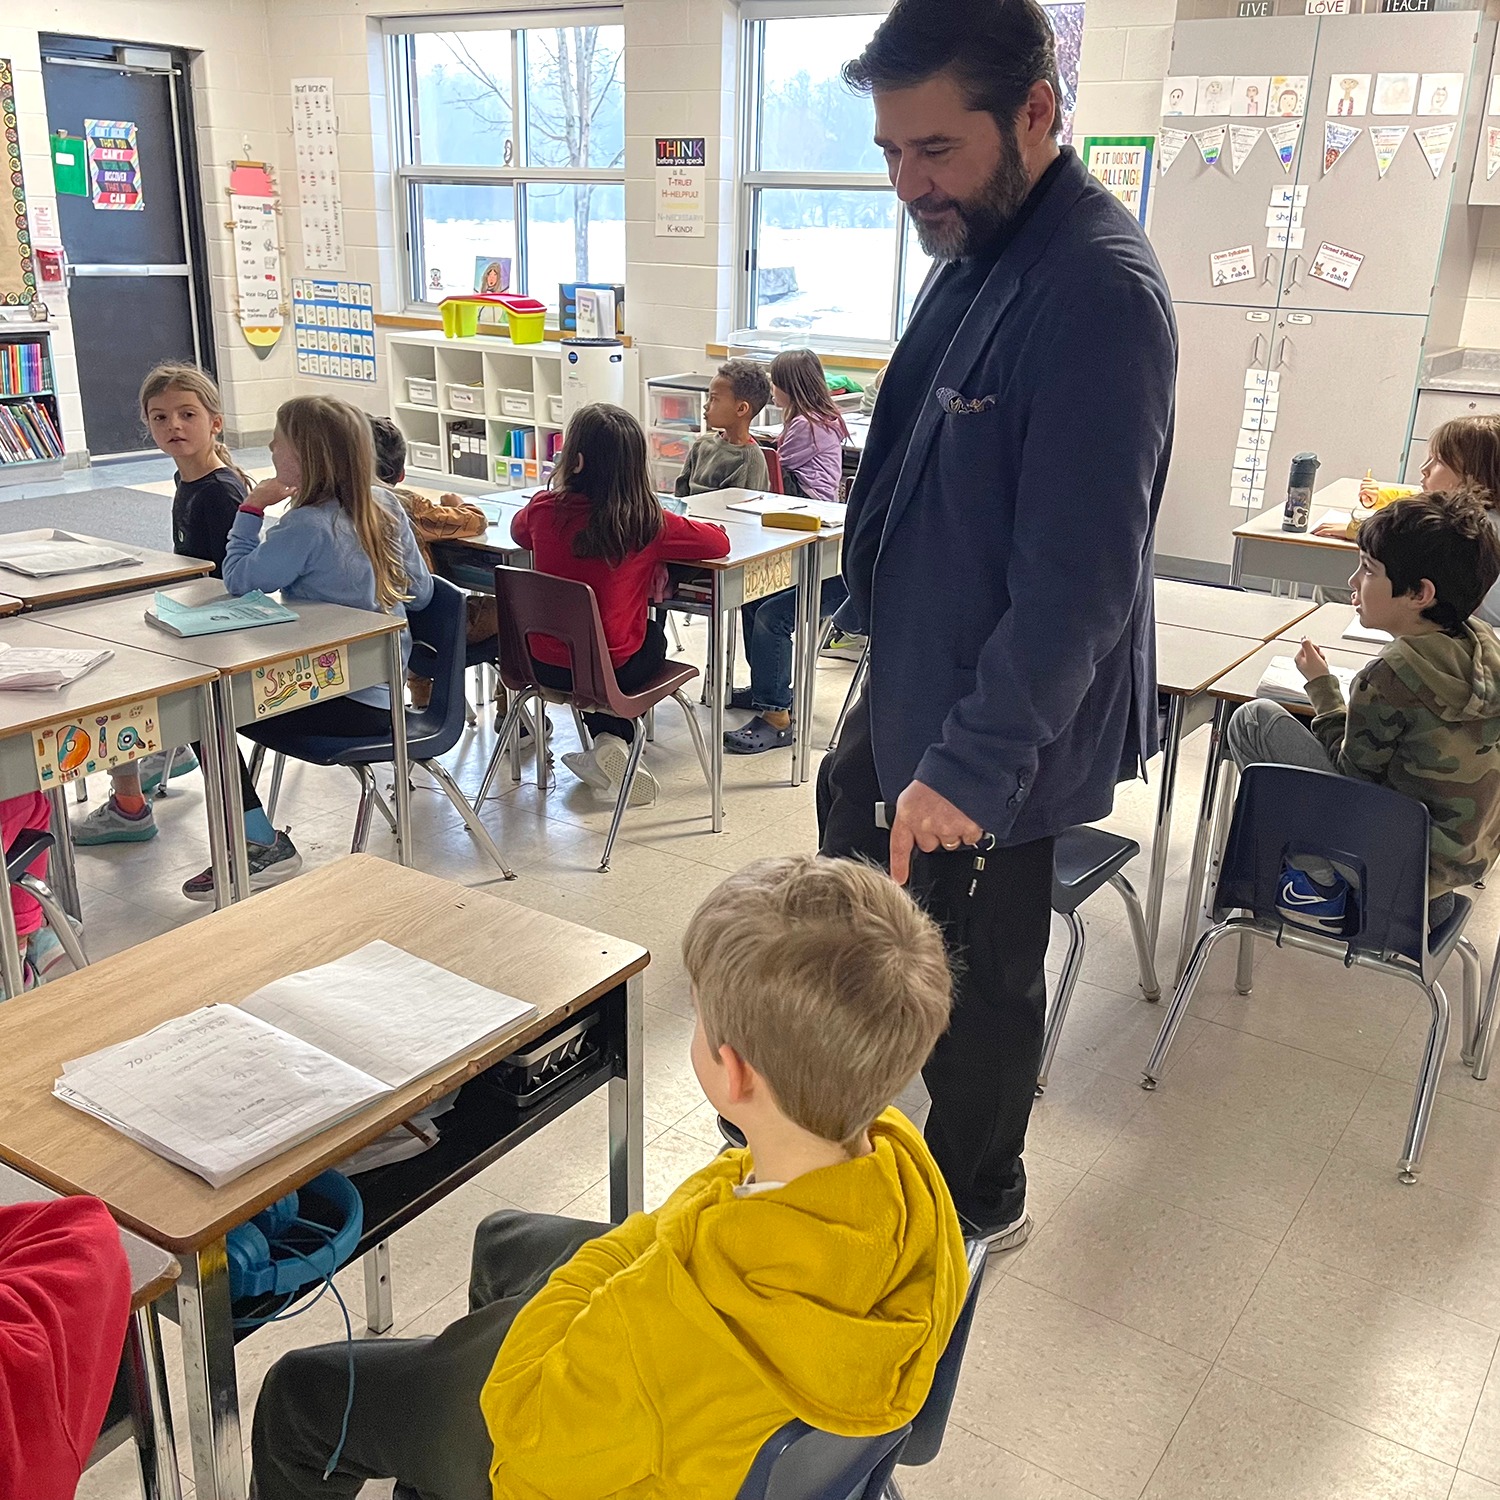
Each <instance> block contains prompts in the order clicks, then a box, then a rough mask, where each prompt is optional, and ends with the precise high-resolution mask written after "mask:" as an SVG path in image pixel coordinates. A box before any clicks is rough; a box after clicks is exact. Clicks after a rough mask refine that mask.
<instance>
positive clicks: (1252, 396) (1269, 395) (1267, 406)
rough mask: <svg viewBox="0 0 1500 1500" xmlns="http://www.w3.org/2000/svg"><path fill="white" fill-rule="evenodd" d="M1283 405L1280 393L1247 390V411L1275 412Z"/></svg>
mask: <svg viewBox="0 0 1500 1500" xmlns="http://www.w3.org/2000/svg"><path fill="white" fill-rule="evenodd" d="M1280 405H1281V395H1280V393H1279V392H1278V391H1261V390H1248V389H1247V390H1246V392H1245V410H1246V411H1275V410H1276V409H1277V408H1278V407H1279V406H1280Z"/></svg>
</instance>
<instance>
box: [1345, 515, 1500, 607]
mask: <svg viewBox="0 0 1500 1500" xmlns="http://www.w3.org/2000/svg"><path fill="white" fill-rule="evenodd" d="M1359 550H1360V551H1361V552H1366V553H1368V554H1369V555H1370V556H1371V557H1373V558H1374V559H1375V561H1376V562H1378V563H1379V564H1380V565H1381V566H1382V567H1383V568H1384V569H1385V572H1386V577H1387V578H1389V579H1390V581H1391V593H1392V594H1395V595H1403V594H1413V593H1415V592H1416V591H1417V589H1418V588H1419V587H1420V586H1421V583H1422V580H1423V579H1424V578H1427V579H1430V580H1431V581H1432V587H1433V589H1434V590H1435V591H1436V593H1437V598H1436V600H1435V601H1434V602H1433V604H1432V605H1431V606H1430V607H1429V608H1427V609H1424V610H1423V611H1422V618H1423V619H1426V620H1431V621H1432V623H1433V624H1434V625H1437V626H1438V627H1440V628H1441V629H1442V630H1444V631H1446V632H1447V633H1448V634H1449V635H1458V634H1459V633H1460V631H1461V629H1462V626H1463V624H1464V622H1465V621H1466V620H1467V619H1468V618H1469V616H1470V615H1472V614H1473V613H1474V611H1475V610H1476V609H1478V608H1479V605H1480V601H1481V600H1483V598H1484V596H1485V595H1486V594H1487V593H1489V591H1490V590H1491V589H1492V588H1493V587H1494V585H1495V580H1496V579H1497V578H1500V539H1497V538H1496V536H1495V529H1494V527H1493V526H1491V525H1490V518H1489V514H1488V513H1487V512H1486V510H1485V508H1484V507H1483V506H1482V505H1481V504H1480V503H1479V501H1478V500H1477V499H1475V498H1474V496H1473V495H1471V494H1469V493H1467V492H1466V491H1462V490H1449V491H1438V492H1435V493H1433V494H1427V495H1413V496H1412V497H1411V498H1410V499H1409V500H1397V501H1396V502H1395V503H1394V504H1392V505H1387V506H1386V507H1385V509H1384V510H1377V511H1376V512H1375V514H1374V515H1373V516H1371V517H1370V519H1369V520H1368V521H1366V522H1365V523H1364V524H1363V525H1362V526H1361V527H1360V528H1359Z"/></svg>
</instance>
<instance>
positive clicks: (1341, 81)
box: [1328, 73, 1370, 119]
mask: <svg viewBox="0 0 1500 1500" xmlns="http://www.w3.org/2000/svg"><path fill="white" fill-rule="evenodd" d="M1369 108H1370V75H1369V74H1368V73H1335V74H1334V75H1333V76H1332V77H1331V78H1330V79H1329V80H1328V113H1329V114H1331V115H1332V116H1333V117H1334V118H1335V119H1347V118H1348V117H1349V116H1351V115H1362V114H1365V113H1366V112H1367V111H1368V110H1369Z"/></svg>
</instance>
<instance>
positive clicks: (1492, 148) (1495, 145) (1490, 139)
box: [1484, 125, 1500, 182]
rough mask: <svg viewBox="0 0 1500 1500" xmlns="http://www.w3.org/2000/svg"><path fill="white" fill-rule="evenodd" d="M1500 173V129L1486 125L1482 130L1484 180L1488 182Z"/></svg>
mask: <svg viewBox="0 0 1500 1500" xmlns="http://www.w3.org/2000/svg"><path fill="white" fill-rule="evenodd" d="M1496 172H1500V127H1497V126H1494V125H1486V126H1485V128H1484V180H1485V181H1486V182H1488V181H1489V180H1490V178H1492V177H1493V176H1494V175H1495V173H1496Z"/></svg>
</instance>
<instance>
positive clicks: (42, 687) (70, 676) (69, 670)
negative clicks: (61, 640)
mask: <svg viewBox="0 0 1500 1500" xmlns="http://www.w3.org/2000/svg"><path fill="white" fill-rule="evenodd" d="M114 654H115V653H114V652H113V651H111V650H109V648H108V647H101V648H100V649H99V650H97V651H70V650H68V649H66V648H63V647H55V646H7V645H6V644H5V643H4V642H3V641H0V690H4V691H6V692H45V691H47V690H48V689H52V690H54V691H55V690H56V689H57V688H62V687H68V686H70V685H71V684H73V683H75V682H77V681H78V679H79V678H80V677H85V676H87V675H88V673H90V672H92V671H93V670H94V668H95V667H98V666H102V665H103V664H104V663H105V662H107V661H108V660H109V659H110V657H112V656H113V655H114Z"/></svg>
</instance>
